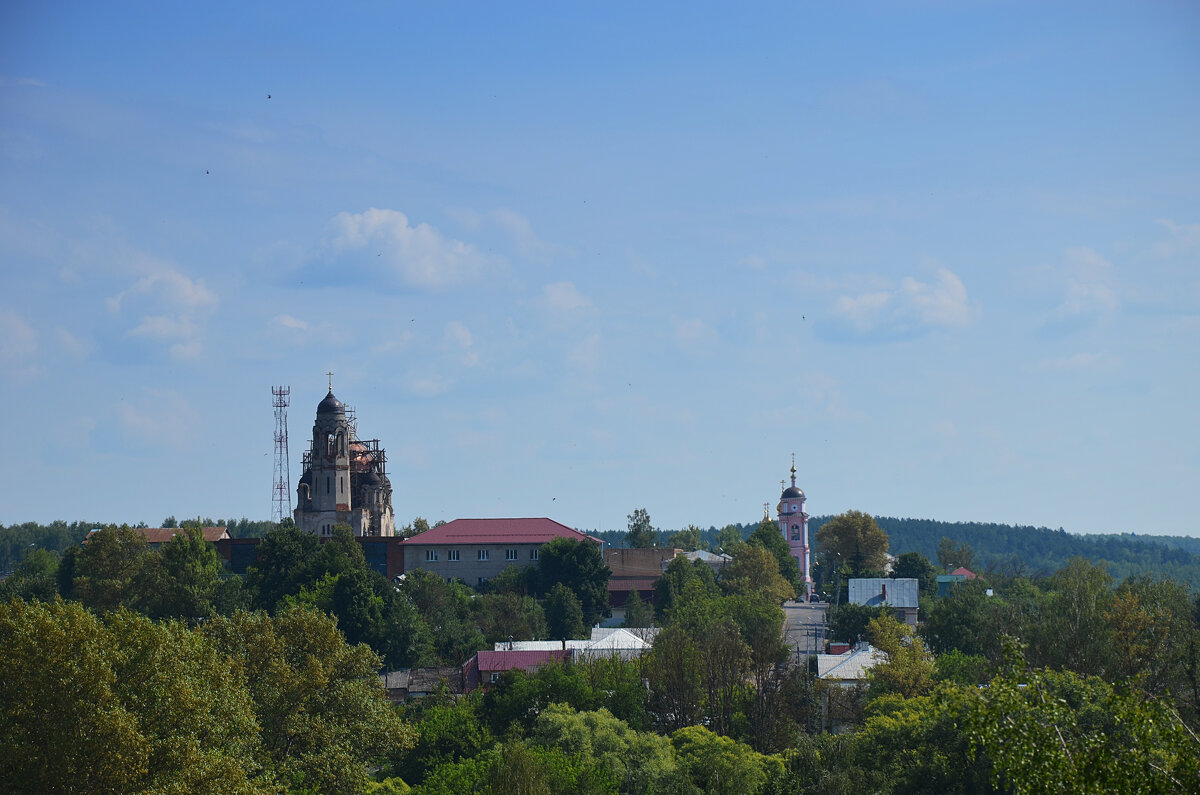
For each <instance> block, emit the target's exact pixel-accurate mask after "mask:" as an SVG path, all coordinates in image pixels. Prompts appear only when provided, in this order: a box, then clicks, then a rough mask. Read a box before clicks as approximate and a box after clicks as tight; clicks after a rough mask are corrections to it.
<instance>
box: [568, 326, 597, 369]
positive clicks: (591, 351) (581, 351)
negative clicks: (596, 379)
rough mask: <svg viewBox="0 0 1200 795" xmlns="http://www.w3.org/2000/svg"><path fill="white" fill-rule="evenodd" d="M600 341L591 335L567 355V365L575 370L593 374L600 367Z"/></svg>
mask: <svg viewBox="0 0 1200 795" xmlns="http://www.w3.org/2000/svg"><path fill="white" fill-rule="evenodd" d="M601 342H602V341H601V339H600V335H599V334H592V335H590V336H589V337H588V338H587V339H585V340H583V341H582V342H580V343H579V344H578V345H576V346H575V347H574V348H572V349H571V350H570V352H569V353H567V363H568V364H570V365H571V366H572V367H574V368H575V369H577V370H581V371H583V372H587V373H594V372H595V371H596V369H597V368H598V367H599V366H600V356H601V353H602V351H601Z"/></svg>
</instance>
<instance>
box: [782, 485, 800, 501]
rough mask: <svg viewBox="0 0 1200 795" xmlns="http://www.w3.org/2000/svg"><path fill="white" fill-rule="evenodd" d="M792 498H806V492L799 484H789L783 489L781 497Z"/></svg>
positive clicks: (784, 498)
mask: <svg viewBox="0 0 1200 795" xmlns="http://www.w3.org/2000/svg"><path fill="white" fill-rule="evenodd" d="M792 498H795V499H800V500H802V499H804V492H803V491H801V490H800V489H799V487H797V486H788V487H787V488H786V489H784V490H783V496H782V497H780V499H783V500H790V499H792Z"/></svg>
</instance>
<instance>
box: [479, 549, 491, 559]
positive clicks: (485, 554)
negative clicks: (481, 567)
mask: <svg viewBox="0 0 1200 795" xmlns="http://www.w3.org/2000/svg"><path fill="white" fill-rule="evenodd" d="M489 553H490V550H487V549H481V550H479V559H480V560H487V559H488V558H489V557H490V554H489Z"/></svg>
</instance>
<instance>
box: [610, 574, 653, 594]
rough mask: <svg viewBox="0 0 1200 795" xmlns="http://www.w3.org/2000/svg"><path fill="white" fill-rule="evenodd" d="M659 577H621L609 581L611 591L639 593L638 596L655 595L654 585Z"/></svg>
mask: <svg viewBox="0 0 1200 795" xmlns="http://www.w3.org/2000/svg"><path fill="white" fill-rule="evenodd" d="M656 580H658V578H657V577H620V578H613V577H610V578H609V579H608V590H610V591H635V590H636V591H637V592H638V595H639V596H641V595H643V594H652V593H654V583H655V581H656Z"/></svg>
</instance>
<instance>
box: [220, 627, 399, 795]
mask: <svg viewBox="0 0 1200 795" xmlns="http://www.w3.org/2000/svg"><path fill="white" fill-rule="evenodd" d="M202 631H203V632H204V634H205V635H206V636H207V637H210V638H212V639H213V640H214V641H215V643H216V645H217V647H218V648H219V649H220V650H221V652H222V653H224V654H225V655H227V656H229V657H231V658H233V659H234V660H235V661H236V663H237V665H238V666H239V668H240V669H241V671H242V672H243V673H244V676H245V680H246V682H247V683H248V685H249V688H250V693H251V697H252V698H253V700H254V713H255V716H256V717H257V719H258V724H259V726H260V727H261V732H262V743H263V751H264V753H265V755H266V758H267V759H269V760H270V762H271V764H272V766H274V767H275V768H276V769H277V770H278V771H279V772H280V774H281V776H282V778H283V779H284V781H285V782H287V784H288V785H289V786H290V787H294V788H297V789H305V790H315V791H321V792H362V791H363V790H364V789H365V788H366V781H367V764H368V762H371V761H374V760H375V759H377V758H379V757H381V756H389V755H395V754H398V753H399V752H401V751H402V750H404V749H405V748H408V747H411V746H412V744H413V743H414V742H415V741H416V736H415V733H414V732H413V730H412V729H411V727H409V726H408V725H407V724H405V723H403V722H402V721H401V720H400V718H399V717H398V716H397V713H396V712H395V710H393V709H392V707H391V705H390V704H389V703H388V701H387V697H386V696H385V695H384V692H383V686H382V684H381V683H380V681H379V677H378V676H377V675H376V671H377V670H378V669H379V666H380V663H381V660H380V659H379V657H378V656H377V655H376V654H375V653H374V652H372V651H371V650H370V649H369V648H368V647H366V646H363V645H359V646H350V645H348V644H347V643H346V640H345V638H344V637H343V635H342V633H341V632H339V631H338V629H337V624H336V623H335V622H334V620H333V619H332V618H330V617H329V616H326V615H324V614H323V613H320V612H318V611H315V610H310V609H306V608H291V607H289V608H285V609H283V610H281V611H279V613H278V614H277V615H274V616H268V615H266V614H264V613H242V612H239V613H235V614H234V615H233V617H231V618H215V619H213V620H211V621H209V622H207V623H205V624H204V626H203V628H202Z"/></svg>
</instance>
